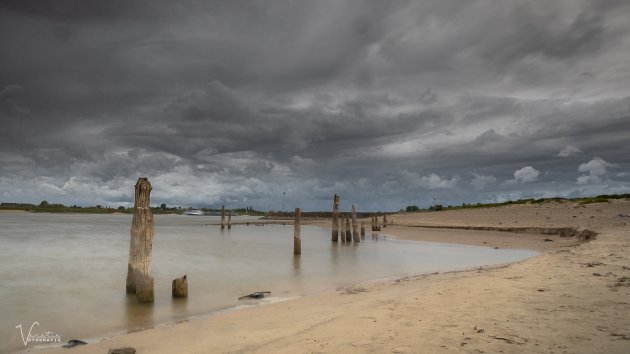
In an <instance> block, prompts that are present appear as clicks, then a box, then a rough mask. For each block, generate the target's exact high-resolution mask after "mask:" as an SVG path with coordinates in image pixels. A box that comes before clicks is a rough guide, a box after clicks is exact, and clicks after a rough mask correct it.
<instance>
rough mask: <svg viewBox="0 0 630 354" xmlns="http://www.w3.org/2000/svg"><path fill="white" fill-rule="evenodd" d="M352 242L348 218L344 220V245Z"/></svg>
mask: <svg viewBox="0 0 630 354" xmlns="http://www.w3.org/2000/svg"><path fill="white" fill-rule="evenodd" d="M347 242H352V229H351V228H350V218H346V243H347Z"/></svg>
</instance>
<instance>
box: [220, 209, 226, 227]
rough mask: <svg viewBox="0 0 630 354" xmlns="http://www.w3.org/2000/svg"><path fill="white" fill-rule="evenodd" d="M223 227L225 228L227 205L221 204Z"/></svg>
mask: <svg viewBox="0 0 630 354" xmlns="http://www.w3.org/2000/svg"><path fill="white" fill-rule="evenodd" d="M221 229H225V205H221Z"/></svg>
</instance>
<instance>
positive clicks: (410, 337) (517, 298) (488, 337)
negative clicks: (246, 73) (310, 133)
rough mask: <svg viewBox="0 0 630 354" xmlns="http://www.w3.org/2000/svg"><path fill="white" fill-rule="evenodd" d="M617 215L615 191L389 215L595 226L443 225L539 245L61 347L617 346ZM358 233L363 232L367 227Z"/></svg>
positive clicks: (629, 261)
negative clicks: (574, 234) (598, 198)
mask: <svg viewBox="0 0 630 354" xmlns="http://www.w3.org/2000/svg"><path fill="white" fill-rule="evenodd" d="M627 215H630V201H625V200H618V201H614V202H612V203H599V204H589V205H584V206H579V205H577V204H575V203H564V204H558V203H553V204H537V205H512V206H506V207H500V208H489V209H468V210H457V211H443V212H436V213H410V214H405V215H395V216H392V217H391V219H393V221H394V225H393V226H388V227H387V228H386V229H383V231H381V234H383V233H385V234H392V235H394V236H396V237H400V238H409V239H420V240H423V239H422V236H418V234H415V233H414V231H413V230H414V228H417V227H420V226H438V227H441V226H457V227H494V228H499V227H501V228H504V227H519V228H521V227H538V228H563V227H571V228H576V229H589V230H593V231H595V232H597V233H598V235H597V238H596V239H594V240H591V241H590V242H586V243H581V244H578V245H574V246H570V245H571V244H573V243H575V240H574V239H573V240H572V239H570V238H562V237H560V236H557V235H552V236H550V235H536V234H528V233H518V234H513V236H514V237H509V238H508V239H510V240H509V241H507V239H501V237H500V236H499V235H494V236H490V235H489V234H487V233H484V232H474V233H466V236H457V233H452V232H448V231H445V232H443V233H442V234H441V235H440V236H431V237H438V239H432V240H428V241H438V240H439V241H440V242H455V243H465V244H475V245H484V246H485V245H488V246H490V247H511V246H514V245H516V244H518V247H524V246H523V245H524V244H528V245H530V247H529V248H538V249H542V250H545V252H544V253H543V254H542V255H540V256H537V257H533V258H531V259H528V260H525V261H522V262H519V263H514V264H510V265H505V266H498V267H492V268H483V267H482V268H478V269H473V270H468V271H461V272H451V273H444V274H433V275H418V276H412V277H405V278H399V279H389V280H384V281H379V282H374V283H369V284H357V285H356V286H352V287H348V288H342V289H337V290H335V291H328V292H323V293H319V294H314V295H310V296H306V297H302V298H298V299H295V300H290V301H285V302H280V303H275V304H269V305H264V306H254V307H251V308H247V309H243V310H239V311H233V312H225V313H218V314H214V315H211V316H208V317H206V318H201V319H194V320H190V321H188V322H186V323H179V324H175V325H171V326H166V327H161V328H156V329H150V330H146V331H142V332H136V333H131V334H126V335H122V336H117V337H114V338H111V339H107V340H104V341H102V342H99V343H91V344H89V345H87V346H82V347H77V348H75V349H72V352H73V353H93V352H101V353H106V352H107V350H108V349H110V348H118V347H123V346H131V347H134V348H136V349H137V350H138V352H140V353H173V352H182V353H184V352H185V353H208V352H230V353H231V352H260V353H296V352H297V353H303V352H304V353H306V352H331V353H340V352H343V353H365V352H375V353H376V352H377V353H383V352H393V353H438V352H439V353H442V352H444V353H449V352H453V353H454V352H469V353H499V352H505V353H514V352H526V353H627V352H628V348H630V316H628V314H630V300H629V299H630V247H629V246H630V228H629V227H628V224H629V223H630V217H628V216H627ZM324 223H325V222H324ZM315 224H319V222H315ZM368 228H369V225H368ZM440 231H443V230H440ZM367 233H368V236H367V237H370V236H369V233H370V231H369V229H368V230H367ZM438 234H439V233H438ZM544 239H553V241H544ZM515 240H520V241H515ZM483 242H486V243H485V244H484V243H483ZM519 242H522V243H519ZM64 339H65V340H67V339H66V338H64ZM51 352H54V353H67V352H68V350H63V349H55V350H52V351H51Z"/></svg>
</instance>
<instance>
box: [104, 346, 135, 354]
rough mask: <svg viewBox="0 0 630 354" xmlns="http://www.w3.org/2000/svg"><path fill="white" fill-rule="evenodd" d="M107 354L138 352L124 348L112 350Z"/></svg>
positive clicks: (133, 353) (131, 353) (132, 353)
mask: <svg viewBox="0 0 630 354" xmlns="http://www.w3.org/2000/svg"><path fill="white" fill-rule="evenodd" d="M107 354H136V350H135V349H134V348H132V347H123V348H117V349H110V350H109V351H107Z"/></svg>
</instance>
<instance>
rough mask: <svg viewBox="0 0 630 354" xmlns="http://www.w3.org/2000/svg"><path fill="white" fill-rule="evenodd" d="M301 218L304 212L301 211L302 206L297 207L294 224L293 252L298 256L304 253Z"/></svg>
mask: <svg viewBox="0 0 630 354" xmlns="http://www.w3.org/2000/svg"><path fill="white" fill-rule="evenodd" d="M301 218H302V213H301V212H300V208H295V223H294V224H293V254H294V255H297V256H299V255H301V254H302V239H301V238H300V222H301Z"/></svg>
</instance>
